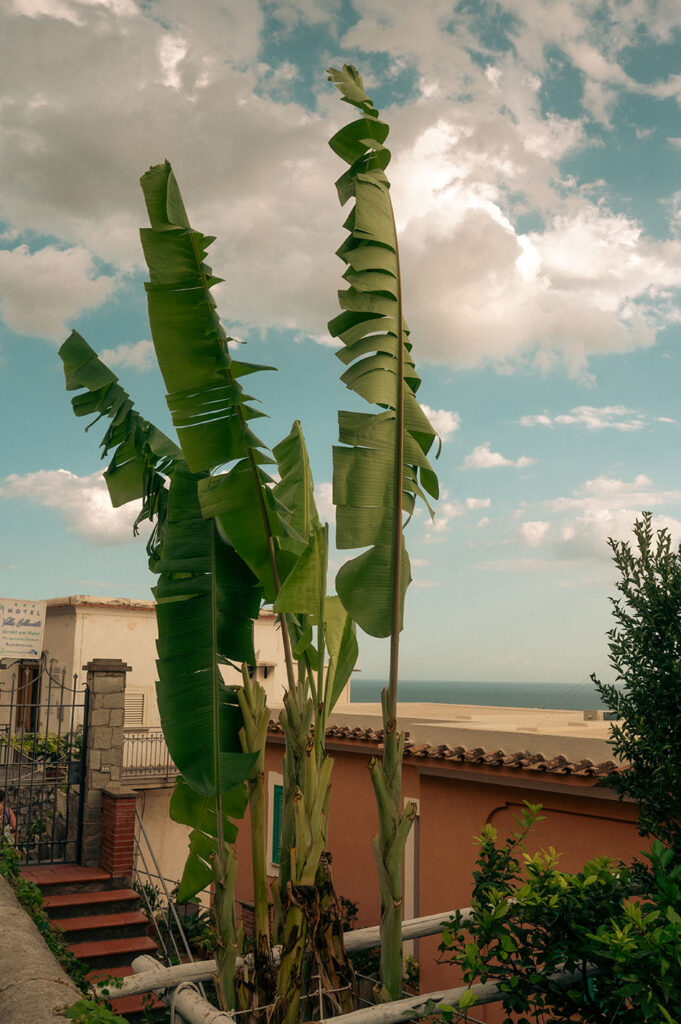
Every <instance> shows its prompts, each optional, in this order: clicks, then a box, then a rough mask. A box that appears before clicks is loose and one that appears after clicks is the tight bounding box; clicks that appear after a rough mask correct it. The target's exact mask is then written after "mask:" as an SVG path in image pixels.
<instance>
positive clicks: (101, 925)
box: [21, 864, 163, 1020]
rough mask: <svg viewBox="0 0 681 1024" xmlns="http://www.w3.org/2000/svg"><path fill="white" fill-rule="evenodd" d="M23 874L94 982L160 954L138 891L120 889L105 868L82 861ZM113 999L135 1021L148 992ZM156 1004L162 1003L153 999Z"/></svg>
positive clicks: (126, 971) (117, 1008) (127, 971)
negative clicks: (148, 955) (145, 955)
mask: <svg viewBox="0 0 681 1024" xmlns="http://www.w3.org/2000/svg"><path fill="white" fill-rule="evenodd" d="M21 873H22V876H23V877H24V878H25V879H26V881H28V882H34V883H35V884H36V885H37V886H38V888H39V889H40V891H41V893H42V895H43V906H44V910H45V912H46V913H47V915H48V917H49V918H50V920H51V921H52V923H53V924H54V925H57V927H59V928H61V929H62V931H63V932H64V939H65V941H66V943H67V944H68V947H69V949H70V950H71V952H72V953H73V955H74V956H76V957H78V959H79V960H83V961H84V962H85V963H87V964H88V965H89V966H90V968H91V970H90V972H89V974H88V975H87V977H88V979H89V980H90V981H93V982H94V981H99V980H101V979H103V978H106V977H110V976H113V977H118V978H121V977H125V976H126V975H128V974H132V973H133V970H132V966H131V964H132V961H133V960H134V959H135V957H137V956H140V955H141V954H142V953H155V952H156V948H157V947H156V943H155V942H154V941H153V939H150V938H149V936H148V934H147V929H148V925H149V921H148V919H147V918H146V917H145V915H144V914H142V913H140V911H139V909H138V907H139V896H138V895H137V893H136V892H135V891H134V890H133V889H117V888H115V887H114V883H113V880H112V878H111V875H109V874H108V873H107V872H106V871H103V870H102V869H101V868H84V867H80V865H78V864H45V865H36V866H31V867H25V868H23V869H22V872H21ZM115 992H116V990H115V989H112V994H111V996H109V997H108V998H109V999H110V1001H111V1005H112V1007H113V1010H114V1012H115V1013H120V1014H124V1015H125V1016H126V1017H128V1018H129V1019H130V1020H134V1018H135V1017H136V1016H138V1015H140V1014H141V1013H142V1009H143V999H144V997H143V996H124V997H123V998H118V999H116V998H115ZM152 999H153V1003H152V1005H153V1006H156V1007H160V1006H162V1005H163V1004H161V1003H159V1002H158V1000H156V999H155V998H154V997H152Z"/></svg>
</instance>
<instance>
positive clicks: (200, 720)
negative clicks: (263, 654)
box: [154, 465, 260, 795]
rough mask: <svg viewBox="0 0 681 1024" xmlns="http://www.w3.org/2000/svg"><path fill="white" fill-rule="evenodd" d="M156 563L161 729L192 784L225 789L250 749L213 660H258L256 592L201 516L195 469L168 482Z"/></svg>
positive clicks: (248, 760) (247, 765)
mask: <svg viewBox="0 0 681 1024" xmlns="http://www.w3.org/2000/svg"><path fill="white" fill-rule="evenodd" d="M158 569H159V572H160V573H161V577H160V579H159V582H158V585H157V586H156V587H155V588H154V594H155V597H156V601H157V607H156V613H157V618H158V633H159V638H158V643H157V649H158V660H157V662H156V665H157V668H158V683H157V687H156V694H157V698H158V708H159V713H160V716H161V725H162V727H163V735H164V736H165V739H166V743H167V744H168V750H169V751H170V755H171V757H172V759H173V761H174V762H175V764H176V765H177V767H178V768H179V770H180V772H181V773H182V775H183V776H184V778H185V779H186V781H187V782H188V783H189V785H190V786H192V788H193V789H195V790H197V792H199V793H202V794H207V795H215V793H216V792H218V791H219V792H221V793H228V792H229V791H230V790H232V789H234V788H235V787H236V786H239V785H241V784H242V783H243V781H244V779H245V778H247V776H248V774H249V772H250V770H251V768H252V767H253V764H254V763H255V760H256V758H257V753H256V754H244V753H242V752H241V744H240V741H239V729H240V728H241V725H242V718H241V711H240V709H239V703H238V700H237V697H236V693H235V691H234V689H233V688H230V687H227V686H225V684H224V682H223V680H222V676H221V674H220V670H219V661H220V660H221V658H222V659H225V658H230V659H231V658H233V659H235V660H237V661H248V662H250V663H251V664H253V663H254V662H255V652H254V650H253V635H252V628H251V627H252V622H253V619H255V618H256V617H257V615H258V610H259V607H260V590H259V588H258V587H257V583H256V581H255V579H254V577H253V575H252V573H251V572H250V571H249V569H248V568H247V566H245V565H244V563H243V561H242V560H241V559H240V558H239V557H238V556H237V555H236V552H235V551H234V549H233V548H232V547H231V545H229V544H228V543H227V542H225V541H224V540H222V539H221V538H220V537H219V535H218V533H217V530H216V528H215V524H214V523H213V522H211V521H210V520H206V519H204V518H203V515H202V513H201V507H200V505H199V500H198V491H197V477H196V475H195V474H193V473H190V471H189V470H188V469H187V468H186V466H184V465H183V466H182V467H178V468H176V470H175V472H174V473H173V477H172V480H171V485H170V494H169V498H168V519H167V527H166V538H165V543H164V546H163V554H162V556H161V558H160V561H159V564H158ZM234 613H236V614H238V616H239V619H238V620H237V622H238V625H237V628H236V629H235V628H234V625H235V624H234V621H233V618H232V615H233V614H234ZM239 620H240V621H239ZM216 715H217V721H216ZM218 766H219V772H218Z"/></svg>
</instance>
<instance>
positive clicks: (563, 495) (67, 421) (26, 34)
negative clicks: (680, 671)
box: [0, 0, 681, 682]
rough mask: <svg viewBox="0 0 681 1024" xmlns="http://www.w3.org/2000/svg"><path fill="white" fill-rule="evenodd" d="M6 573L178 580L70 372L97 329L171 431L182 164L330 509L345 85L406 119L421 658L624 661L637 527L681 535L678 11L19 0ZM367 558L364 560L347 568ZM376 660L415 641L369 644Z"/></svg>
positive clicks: (234, 323) (240, 316) (395, 133)
mask: <svg viewBox="0 0 681 1024" xmlns="http://www.w3.org/2000/svg"><path fill="white" fill-rule="evenodd" d="M0 38H2V39H3V61H2V67H1V68H0V94H1V98H2V108H1V109H2V115H1V117H0V132H1V133H2V146H0V180H1V181H2V183H3V185H2V189H1V190H0V317H1V323H0V360H1V364H0V365H1V370H2V381H3V388H2V403H1V404H0V417H1V422H2V437H3V444H2V446H1V447H0V522H1V523H2V530H0V580H1V583H0V591H1V592H2V593H4V594H6V595H7V596H13V597H22V598H42V597H51V596H58V595H64V594H72V593H89V594H95V595H96V594H100V595H105V596H109V597H112V596H129V597H148V596H149V586H150V585H151V583H153V579H152V578H151V577H150V575H149V573H148V571H147V569H146V561H145V558H144V551H143V539H142V540H141V541H140V540H138V541H137V542H134V541H133V540H132V539H131V531H130V523H131V520H132V518H133V517H134V513H131V512H130V511H129V510H118V511H116V512H114V511H113V510H111V508H110V506H109V503H108V497H107V494H106V490H105V488H104V486H103V483H102V480H101V476H100V473H101V469H102V466H101V463H100V462H99V460H98V451H97V445H98V443H99V439H100V437H101V432H100V431H99V428H98V427H95V428H94V429H93V430H92V432H91V434H88V435H85V434H84V432H83V421H79V420H76V419H75V418H74V417H73V415H72V413H71V409H70V403H69V396H67V395H66V393H65V391H64V388H63V375H62V371H61V364H60V361H59V359H58V356H57V348H58V346H59V344H60V342H61V341H62V340H63V339H64V338H65V337H66V335H67V334H68V333H69V330H70V329H71V328H72V327H76V328H78V330H80V331H81V333H82V334H84V335H85V337H86V338H87V339H88V340H89V341H90V343H91V344H92V345H93V347H94V348H96V349H97V350H98V351H99V352H100V353H103V354H104V358H106V359H107V360H108V361H109V363H110V365H111V366H112V368H113V369H115V371H116V372H117V373H118V374H119V376H120V379H121V381H122V383H123V384H124V386H125V387H126V388H127V389H128V390H129V391H130V393H131V394H132V395H133V397H134V399H135V401H136V404H137V407H138V409H139V410H140V412H142V414H143V415H145V416H146V417H147V418H149V419H151V420H153V421H154V422H156V423H157V424H158V425H159V426H161V427H162V428H164V429H167V430H170V429H171V428H170V427H169V418H168V414H167V411H166V408H165V402H164V392H163V385H162V382H161V378H160V375H159V374H158V371H157V370H156V369H155V367H154V363H153V353H152V349H151V344H150V342H149V340H148V339H149V330H148V326H147V322H146V311H145V299H144V291H143V286H142V282H143V280H144V273H143V270H142V267H141V251H140V247H139V241H138V235H137V229H138V227H139V226H140V225H141V224H143V223H144V209H143V203H142V199H141V193H140V191H139V187H138V179H139V175H140V174H141V173H142V172H143V171H144V170H145V169H146V167H147V166H148V165H149V164H151V163H156V162H158V161H159V160H162V159H163V158H165V157H167V158H168V159H170V160H171V162H172V163H173V166H174V168H175V171H176V174H177V177H178V180H179V182H180V186H181V188H182V190H183V194H184V198H185V202H186V205H187V207H188V210H189V212H190V216H191V219H192V221H193V223H194V224H195V225H196V227H198V228H199V229H201V230H203V231H205V232H206V233H210V234H215V235H217V236H218V239H217V241H216V243H215V245H214V246H213V249H212V251H211V256H212V264H213V267H214V269H215V271H216V273H217V274H219V275H220V276H221V277H223V278H225V283H224V284H222V285H220V286H219V287H218V288H216V289H215V295H216V298H217V300H218V304H219V309H220V313H221V315H222V317H223V320H224V322H225V325H226V327H227V329H228V331H229V333H230V334H233V335H234V336H236V337H238V338H239V339H241V340H243V341H244V342H245V343H246V345H247V347H246V349H245V352H244V355H245V358H249V359H251V360H253V361H262V362H267V363H273V364H275V365H276V366H277V367H278V368H279V372H278V373H277V374H267V375H261V376H260V377H259V378H257V379H256V381H257V382H256V384H255V393H256V394H257V396H258V397H259V398H260V399H261V401H262V403H263V408H264V409H265V410H266V411H267V412H268V413H269V415H270V419H269V420H268V421H265V422H264V426H263V429H262V431H261V433H262V435H263V436H264V438H265V439H266V440H267V441H268V442H269V443H275V442H276V441H277V440H278V439H279V438H280V437H282V436H284V434H285V433H287V432H288V429H289V427H290V423H291V421H292V419H293V418H295V417H299V418H300V419H301V420H302V422H303V428H304V430H305V432H306V435H307V438H308V443H309V447H310V451H311V456H312V460H313V467H314V471H315V475H316V479H317V482H318V490H319V498H320V504H321V505H322V507H323V508H324V510H325V511H326V512H327V514H332V508H331V506H330V500H329V494H330V479H331V445H332V444H333V442H334V440H335V430H336V413H335V411H336V409H338V408H339V407H341V408H343V407H347V406H348V404H349V403H350V401H351V399H350V397H349V395H348V393H347V392H346V391H345V389H344V388H343V386H342V384H341V383H340V381H339V376H340V373H341V372H342V367H341V365H340V363H338V361H337V360H336V359H335V358H334V356H333V345H332V344H331V343H330V339H329V338H328V335H327V334H326V322H327V321H328V320H329V319H330V318H331V317H333V316H334V315H335V314H336V312H337V310H338V306H337V300H336V290H337V288H338V287H339V286H340V285H341V283H342V282H341V280H340V274H341V271H342V265H341V263H340V262H339V261H338V260H337V259H336V258H335V257H334V255H333V253H334V250H335V249H336V248H337V246H338V245H339V244H340V242H341V240H342V238H343V236H344V232H343V229H342V222H343V220H344V217H345V213H344V212H342V211H341V209H340V207H339V206H338V203H337V199H336V195H335V190H334V188H333V182H334V180H335V178H336V177H337V176H338V174H339V173H340V172H341V170H342V168H341V167H340V166H339V165H338V161H337V160H336V158H335V157H334V156H333V154H332V153H331V151H330V150H329V149H328V146H327V140H328V138H329V137H330V136H331V135H332V134H333V132H334V131H335V130H336V129H337V128H338V127H339V126H340V124H341V123H343V121H344V120H347V118H348V114H349V108H347V107H345V106H344V105H341V104H340V103H339V101H338V97H337V94H336V91H335V90H334V89H333V88H332V87H331V86H330V85H329V84H328V83H327V82H326V78H325V69H326V67H328V66H329V65H330V64H340V63H343V62H350V63H353V64H355V65H357V67H358V68H359V69H360V71H361V73H362V74H363V75H364V78H365V82H366V84H367V87H368V90H369V92H370V93H371V94H372V96H373V97H374V99H375V101H376V102H377V103H378V105H379V106H380V107H381V109H382V112H383V113H384V115H385V116H386V118H387V119H388V121H389V123H390V124H391V129H392V130H391V135H390V140H389V144H390V146H391V149H392V151H393V161H392V164H391V166H390V170H389V174H390V177H391V181H392V183H393V201H394V205H395V208H396V214H397V219H398V227H399V230H400V238H401V248H402V263H403V275H404V290H405V301H406V314H407V318H408V320H409V323H410V327H411V330H412V338H413V340H414V343H415V350H414V351H415V355H416V359H417V364H418V366H419V369H420V371H421V374H422V377H423V385H422V390H421V391H420V392H419V397H420V398H421V400H422V402H423V403H424V404H425V405H426V406H427V407H428V409H429V410H430V412H431V414H432V416H433V420H434V422H435V423H436V425H437V426H438V427H439V429H440V430H441V432H442V436H443V440H444V444H443V448H442V455H441V458H440V461H439V464H438V467H437V468H438V473H439V477H440V481H441V486H442V489H443V491H444V494H443V497H442V500H441V501H440V503H439V506H438V514H437V519H436V521H435V523H431V522H430V521H429V519H428V517H427V515H424V514H421V515H419V516H418V517H416V519H415V520H414V521H413V522H412V523H411V524H410V527H409V535H408V548H409V551H410V554H411V556H412V560H413V565H414V569H413V571H414V577H415V581H414V583H413V585H412V587H411V589H410V592H409V596H408V604H407V629H406V632H405V634H404V642H403V669H402V674H403V676H404V677H405V678H412V679H414V678H424V679H438V678H441V679H480V680H485V679H490V680H501V679H509V680H544V681H550V680H556V681H559V680H562V681H575V682H580V681H584V680H586V679H587V677H588V674H589V672H591V671H594V670H595V671H598V672H600V673H604V674H607V673H606V670H605V667H606V663H607V650H606V643H605V637H604V634H605V631H606V629H607V628H609V625H610V614H609V604H608V595H609V594H612V593H613V581H614V576H613V570H612V568H611V565H610V559H609V551H608V548H607V543H606V541H607V538H608V536H615V537H619V538H624V537H627V536H628V535H629V534H630V529H631V525H632V523H633V520H634V518H635V516H636V514H637V513H638V512H640V511H641V509H644V508H645V509H650V510H651V511H653V512H654V513H655V518H656V521H657V523H658V524H659V525H664V526H668V527H669V528H670V529H671V530H672V531H673V533H674V535H675V537H676V538H677V540H678V539H680V538H681V510H680V507H679V506H680V505H681V465H680V462H681V456H680V454H679V419H681V410H680V409H679V398H678V396H679V393H680V392H681V387H680V385H681V348H680V345H681V304H680V303H679V289H680V288H681V116H680V114H681V110H680V105H681V74H680V73H679V66H680V60H679V58H681V7H679V5H678V3H676V0H667V2H662V0H630V2H622V0H617V2H615V0H602V2H600V0H599V2H591V0H583V2H575V0H572V2H558V0H556V2H551V0H500V2H498V3H493V2H482V0H480V2H476V0H463V2H460V3H458V4H457V3H452V2H443V0H429V2H427V3H422V4H418V5H417V4H413V3H407V2H406V0H355V2H345V0H344V2H341V0H338V2H334V0H270V2H262V3H260V4H258V3H256V2H251V3H248V4H244V3H243V2H238V0H222V2H218V0H200V2H197V3H196V4H194V5H189V4H186V3H182V2H180V0H159V2H156V3H154V2H145V3H138V2H136V0H8V2H7V3H5V4H4V5H2V11H0ZM339 564H340V557H339V556H335V561H334V565H335V567H337V566H338V565H339ZM361 651H362V654H361V665H362V669H363V672H364V673H365V675H366V676H368V677H381V676H383V675H384V674H385V671H386V659H387V652H386V649H385V645H383V644H382V643H379V642H377V641H370V640H369V639H363V641H362V644H361Z"/></svg>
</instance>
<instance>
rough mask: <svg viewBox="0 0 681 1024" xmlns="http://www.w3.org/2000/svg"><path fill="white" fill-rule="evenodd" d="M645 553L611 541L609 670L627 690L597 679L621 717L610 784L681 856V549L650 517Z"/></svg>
mask: <svg viewBox="0 0 681 1024" xmlns="http://www.w3.org/2000/svg"><path fill="white" fill-rule="evenodd" d="M634 536H635V538H636V544H637V547H638V551H636V550H632V546H631V545H630V544H629V543H628V542H627V541H616V540H612V538H611V539H610V540H609V542H608V543H609V544H610V547H611V548H612V552H613V562H614V563H615V565H616V566H617V569H618V570H619V573H620V579H619V580H618V582H617V583H616V587H617V590H618V591H619V593H620V595H621V597H619V598H611V599H610V600H611V603H612V608H613V616H614V619H615V623H616V625H615V626H614V628H613V629H611V630H610V631H609V633H608V647H609V650H610V664H611V666H612V668H613V669H614V671H615V673H616V682H617V683H618V684H620V685H613V684H608V683H601V682H600V680H598V679H597V678H596V676H595V675H592V676H591V678H592V680H593V682H594V684H595V686H596V688H597V689H598V692H599V693H600V695H601V697H602V699H603V701H604V703H605V705H606V707H608V708H610V709H611V710H612V711H615V712H616V714H617V716H618V719H619V720H618V721H617V722H615V723H613V726H612V739H611V742H612V746H613V750H614V752H615V754H616V755H617V756H618V757H620V758H621V759H622V761H623V762H624V764H625V768H624V769H623V771H622V772H620V773H619V774H616V775H611V776H608V780H607V784H608V786H610V787H611V788H612V789H614V790H615V791H616V792H617V793H618V794H619V796H620V798H622V797H624V796H628V797H631V798H632V799H633V800H635V801H636V803H637V804H638V808H639V828H640V831H641V834H642V835H651V836H655V837H656V838H657V839H662V840H663V841H664V842H665V843H668V844H670V845H671V846H673V847H674V848H675V849H676V851H677V854H678V853H681V547H679V548H678V549H675V548H673V547H672V542H671V535H670V533H669V531H668V530H667V529H662V530H657V531H654V530H653V526H652V516H651V514H650V512H644V513H643V515H642V518H641V519H637V520H636V522H635V524H634Z"/></svg>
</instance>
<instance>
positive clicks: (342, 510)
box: [329, 65, 438, 637]
mask: <svg viewBox="0 0 681 1024" xmlns="http://www.w3.org/2000/svg"><path fill="white" fill-rule="evenodd" d="M329 78H330V80H331V81H332V82H333V83H334V85H336V87H337V88H338V89H339V91H340V92H341V94H342V96H343V100H344V101H345V102H346V103H349V104H350V105H351V106H354V107H356V108H358V109H359V111H360V113H361V115H362V116H361V118H360V119H359V120H356V121H353V122H352V123H351V124H349V125H346V126H345V127H344V128H341V129H340V131H339V132H338V133H337V134H336V135H335V136H334V137H333V138H332V139H331V141H330V146H331V148H332V149H333V151H334V152H335V153H336V154H337V155H338V156H339V157H340V158H341V159H342V160H344V161H345V162H346V163H348V164H349V165H350V167H349V169H348V170H347V171H346V172H345V173H344V174H343V175H342V176H341V177H340V178H339V179H338V181H337V182H336V188H337V191H338V196H339V199H340V201H341V204H345V203H346V202H347V201H348V199H350V198H352V197H354V199H355V205H354V207H353V209H352V211H351V213H350V215H349V216H348V218H347V220H346V222H345V227H346V228H347V229H348V231H349V235H348V237H347V238H346V240H345V241H344V242H343V244H342V245H341V247H340V248H339V249H338V251H337V255H338V256H339V257H340V258H341V260H343V262H344V263H345V264H346V265H347V270H346V271H345V273H344V275H343V277H344V279H345V280H346V282H347V284H348V288H347V289H345V290H343V291H341V292H339V301H340V305H341V308H342V310H343V312H342V313H340V314H339V315H338V316H337V317H335V318H334V319H333V320H331V321H330V323H329V331H330V333H331V335H332V336H333V337H335V338H338V339H339V340H340V341H341V342H342V343H343V348H342V349H341V350H340V351H339V352H338V353H337V355H338V357H339V359H340V360H341V361H342V362H343V363H345V364H346V365H347V367H348V369H347V370H346V371H345V372H344V373H343V375H342V377H341V380H343V382H344V383H345V385H346V386H347V387H348V388H349V389H350V390H351V391H354V392H355V393H356V394H358V395H360V396H361V397H362V398H364V399H365V400H366V401H367V402H369V403H372V404H374V405H377V406H379V408H380V409H381V410H384V411H381V412H378V413H376V414H373V415H368V414H366V413H346V412H341V413H340V414H339V442H340V444H339V446H336V447H335V448H334V453H333V454H334V466H333V500H334V503H335V504H336V507H337V528H336V538H337V545H338V547H339V548H342V549H349V548H361V547H363V548H368V550H365V551H363V552H362V553H361V554H359V555H357V556H356V557H354V558H352V559H351V560H350V561H348V562H346V563H345V564H344V565H343V566H342V567H341V569H340V570H339V572H338V575H337V576H336V588H337V591H338V594H339V596H340V598H341V600H342V602H343V605H344V606H345V608H346V609H347V611H348V613H349V614H350V615H351V617H352V618H353V619H355V621H356V622H357V623H358V625H360V626H361V627H362V629H364V630H365V631H366V632H367V633H369V634H371V635H372V636H378V637H386V636H390V635H391V632H393V629H394V624H395V622H396V621H397V622H398V624H399V625H398V628H400V629H401V627H402V619H403V607H404V595H405V593H406V589H407V586H408V585H409V582H410V579H411V571H410V565H409V557H408V555H407V551H406V548H405V545H404V540H403V538H402V536H401V533H402V521H401V520H402V514H403V513H405V512H406V513H407V515H408V516H410V515H411V514H412V512H413V510H414V505H415V499H416V498H417V497H420V498H422V499H423V500H424V501H425V502H426V505H427V506H428V508H429V509H430V506H429V505H428V499H427V497H426V495H427V494H428V495H430V496H431V497H433V498H437V496H438V482H437V477H436V475H435V473H434V472H433V470H432V468H431V466H430V463H429V461H428V453H429V452H430V449H431V447H432V445H433V442H434V440H435V438H436V436H437V435H436V433H435V431H434V429H433V427H432V426H431V424H430V423H429V421H428V418H427V417H426V415H425V414H424V412H423V410H422V409H421V406H420V405H419V403H418V401H417V399H416V392H417V390H418V387H419V384H420V378H419V376H418V373H417V372H416V369H415V367H414V361H413V359H412V357H411V343H410V341H409V330H408V328H407V325H406V322H405V319H404V315H403V311H402V281H401V276H400V261H399V249H398V243H397V233H396V230H395V220H394V216H393V210H392V203H391V200H390V192H389V189H390V184H389V182H388V179H387V177H386V175H385V168H386V167H387V165H388V163H389V160H390V152H389V150H388V149H387V148H386V147H385V145H384V142H385V140H386V138H387V136H388V126H387V124H386V123H385V122H384V121H382V120H381V119H380V117H379V115H378V111H377V110H376V108H375V107H374V105H373V103H372V101H371V100H370V99H369V97H368V96H367V94H366V93H365V91H364V86H363V83H362V79H361V77H360V76H359V74H358V73H357V71H356V70H355V68H353V67H351V66H349V65H345V66H344V68H343V70H342V71H340V70H336V69H333V68H332V69H330V71H329ZM398 551H399V552H400V557H399V566H398V565H397V563H398V557H397V552H398ZM396 578H399V588H397V589H398V593H395V590H396V587H395V581H396ZM396 600H397V601H398V603H399V610H398V615H397V616H396V614H395V601H396Z"/></svg>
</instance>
